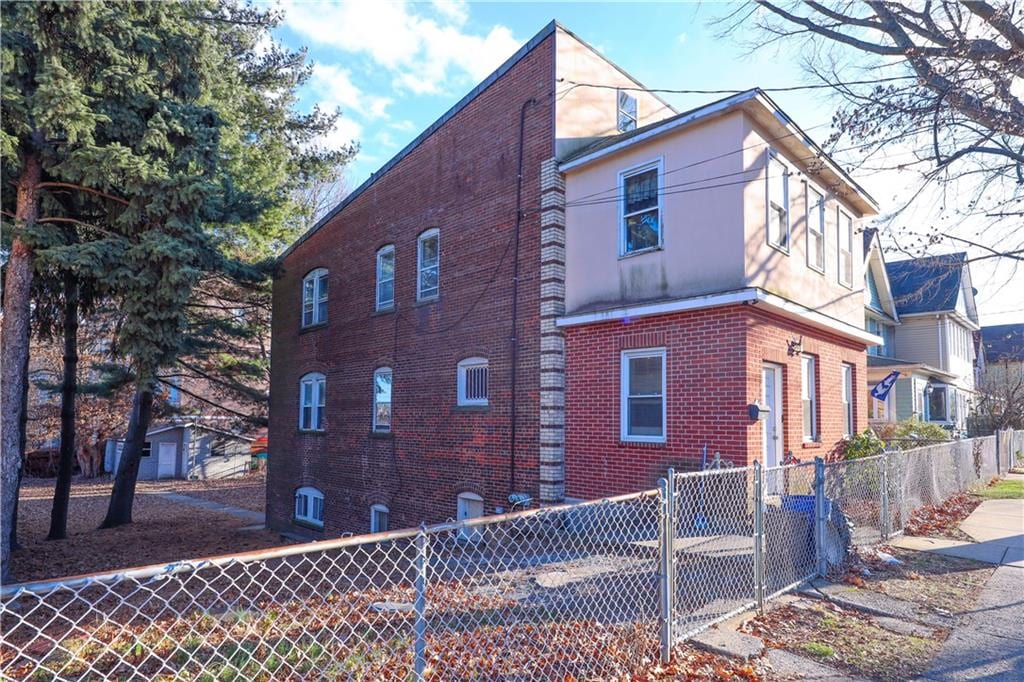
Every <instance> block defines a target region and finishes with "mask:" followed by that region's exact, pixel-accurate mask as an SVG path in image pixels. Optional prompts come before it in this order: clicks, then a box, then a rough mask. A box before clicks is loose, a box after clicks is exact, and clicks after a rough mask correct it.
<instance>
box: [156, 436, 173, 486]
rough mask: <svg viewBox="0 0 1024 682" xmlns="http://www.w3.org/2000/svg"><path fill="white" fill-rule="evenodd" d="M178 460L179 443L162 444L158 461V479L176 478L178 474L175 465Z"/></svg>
mask: <svg viewBox="0 0 1024 682" xmlns="http://www.w3.org/2000/svg"><path fill="white" fill-rule="evenodd" d="M177 459H178V445H177V443H160V454H159V459H158V460H157V470H156V477H157V478H174V476H175V474H176V473H177V467H176V466H175V463H176V462H177Z"/></svg>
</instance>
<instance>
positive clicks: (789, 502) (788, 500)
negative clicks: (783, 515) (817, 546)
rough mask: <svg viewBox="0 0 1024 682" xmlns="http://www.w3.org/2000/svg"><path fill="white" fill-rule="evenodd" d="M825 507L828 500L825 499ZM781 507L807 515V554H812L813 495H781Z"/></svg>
mask: <svg viewBox="0 0 1024 682" xmlns="http://www.w3.org/2000/svg"><path fill="white" fill-rule="evenodd" d="M825 504H826V509H827V508H828V507H827V505H828V501H826V503H825ZM782 508H783V509H784V510H786V511H788V512H792V513H794V514H800V515H801V516H806V517H807V538H806V540H805V542H806V546H807V556H811V557H813V556H814V495H783V496H782Z"/></svg>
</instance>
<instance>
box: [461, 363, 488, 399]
mask: <svg viewBox="0 0 1024 682" xmlns="http://www.w3.org/2000/svg"><path fill="white" fill-rule="evenodd" d="M489 374H490V367H489V365H488V362H487V359H486V358H466V359H465V360H463V361H461V362H460V363H459V364H458V377H457V382H458V387H457V388H458V404H459V405H487V395H488V381H489V379H490V377H489Z"/></svg>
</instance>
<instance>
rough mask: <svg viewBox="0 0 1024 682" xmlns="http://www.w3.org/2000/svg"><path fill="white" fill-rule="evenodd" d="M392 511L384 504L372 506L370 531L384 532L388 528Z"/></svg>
mask: <svg viewBox="0 0 1024 682" xmlns="http://www.w3.org/2000/svg"><path fill="white" fill-rule="evenodd" d="M390 515H391V512H390V511H388V508H387V507H385V506H384V505H383V504H374V505H371V506H370V532H371V533H383V532H385V531H386V530H387V529H388V521H389V518H390Z"/></svg>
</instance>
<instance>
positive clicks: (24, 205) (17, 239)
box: [0, 152, 42, 580]
mask: <svg viewBox="0 0 1024 682" xmlns="http://www.w3.org/2000/svg"><path fill="white" fill-rule="evenodd" d="M41 172H42V169H41V166H40V162H39V156H38V154H36V153H35V152H30V153H28V154H26V155H25V156H24V165H23V167H22V171H21V177H20V178H18V194H17V207H16V209H15V225H16V229H17V230H18V231H17V232H15V234H14V238H13V239H12V240H11V251H10V255H9V257H8V260H7V274H6V276H5V279H4V323H3V328H2V329H0V579H2V580H8V579H9V578H10V575H11V533H12V531H13V528H14V501H15V497H16V496H17V493H18V479H19V477H20V471H21V463H22V458H23V455H24V453H22V452H21V438H20V430H21V428H20V425H21V414H22V411H23V410H22V406H21V396H22V391H24V390H25V381H26V373H25V365H26V359H27V358H28V339H29V337H28V333H29V314H30V310H29V297H30V289H31V286H32V249H30V248H29V246H28V244H26V243H25V241H24V240H23V239H22V238H21V231H22V230H24V229H25V228H26V227H28V226H30V225H33V224H34V223H35V222H36V220H37V219H38V218H39V197H38V190H37V188H36V185H38V184H39V180H40V177H41Z"/></svg>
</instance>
